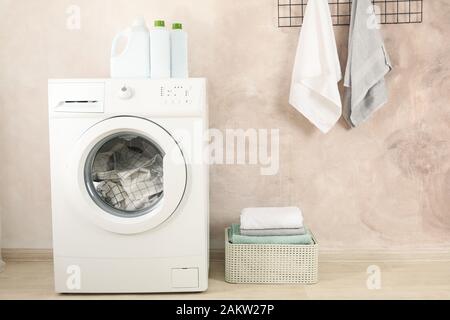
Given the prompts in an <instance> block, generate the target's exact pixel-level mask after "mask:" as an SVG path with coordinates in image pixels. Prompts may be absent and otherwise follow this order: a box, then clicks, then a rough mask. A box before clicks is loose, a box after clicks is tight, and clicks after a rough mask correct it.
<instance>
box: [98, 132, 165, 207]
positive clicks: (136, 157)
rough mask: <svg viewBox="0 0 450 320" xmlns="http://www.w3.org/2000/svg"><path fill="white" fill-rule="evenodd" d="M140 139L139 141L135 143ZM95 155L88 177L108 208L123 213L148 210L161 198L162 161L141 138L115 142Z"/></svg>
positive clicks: (154, 150) (157, 153)
mask: <svg viewBox="0 0 450 320" xmlns="http://www.w3.org/2000/svg"><path fill="white" fill-rule="evenodd" d="M139 139H140V140H139ZM117 140H118V141H116V143H113V144H111V143H109V144H107V145H106V144H105V146H106V147H107V148H104V147H102V148H101V151H103V149H108V150H104V151H105V152H101V153H98V154H97V156H96V158H95V160H94V163H93V166H92V168H93V172H92V178H93V179H94V181H96V182H97V183H98V184H97V185H96V190H97V193H98V195H99V196H100V197H101V198H102V199H103V200H104V201H105V202H106V203H107V204H109V205H110V206H112V207H114V208H116V209H119V210H123V211H128V212H131V211H136V210H142V209H146V208H148V207H151V206H152V205H153V204H154V203H155V202H157V200H158V199H160V198H161V197H162V195H163V189H164V188H163V158H162V156H161V155H160V154H159V151H158V150H157V149H156V148H155V147H153V146H152V145H151V144H149V143H148V142H146V141H141V140H143V139H142V138H135V139H132V140H125V139H120V138H119V139H117Z"/></svg>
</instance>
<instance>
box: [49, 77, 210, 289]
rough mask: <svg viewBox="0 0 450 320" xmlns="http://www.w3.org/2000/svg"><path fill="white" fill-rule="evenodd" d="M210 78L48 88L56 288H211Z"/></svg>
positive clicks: (57, 83)
mask: <svg viewBox="0 0 450 320" xmlns="http://www.w3.org/2000/svg"><path fill="white" fill-rule="evenodd" d="M207 119H208V114H207V102H206V81H205V79H186V80H175V79H171V80H112V79H98V80H97V79H91V80H84V79H83V80H78V79H74V80H50V81H49V124H50V149H51V183H52V211H53V244H54V266H55V287H56V291H57V292H60V293H124V292H128V293H144V292H196V291H205V290H206V289H207V286H208V251H209V250H208V247H209V232H208V230H209V183H208V177H209V173H208V165H207V161H204V156H205V154H206V152H205V150H207V149H206V148H207V143H208V141H207V140H206V139H205V138H204V132H205V131H206V130H207V128H208V120H207Z"/></svg>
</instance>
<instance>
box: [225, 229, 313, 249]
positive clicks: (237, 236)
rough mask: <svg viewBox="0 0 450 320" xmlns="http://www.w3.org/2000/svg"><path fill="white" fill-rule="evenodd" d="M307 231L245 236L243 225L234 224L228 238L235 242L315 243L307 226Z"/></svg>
mask: <svg viewBox="0 0 450 320" xmlns="http://www.w3.org/2000/svg"><path fill="white" fill-rule="evenodd" d="M305 231H306V233H305V234H302V235H294V236H244V235H242V234H241V226H240V225H239V224H233V225H231V228H229V229H228V239H229V240H230V242H231V243H233V244H297V245H310V244H313V242H314V241H313V237H312V234H311V232H310V231H309V229H308V228H306V227H305Z"/></svg>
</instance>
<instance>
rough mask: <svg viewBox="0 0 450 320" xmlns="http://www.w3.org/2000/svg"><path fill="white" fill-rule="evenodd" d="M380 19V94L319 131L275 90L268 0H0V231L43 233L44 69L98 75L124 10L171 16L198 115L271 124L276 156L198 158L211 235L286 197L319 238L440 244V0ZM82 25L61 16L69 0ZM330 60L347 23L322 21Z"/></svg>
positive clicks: (11, 235)
mask: <svg viewBox="0 0 450 320" xmlns="http://www.w3.org/2000/svg"><path fill="white" fill-rule="evenodd" d="M424 2H425V22H424V23H423V24H415V25H414V24H413V25H391V26H384V27H383V29H382V31H383V34H384V36H385V38H386V43H387V47H388V49H389V52H390V54H391V57H392V60H393V63H394V65H395V71H394V72H393V73H392V74H391V76H390V78H389V87H390V88H391V98H390V103H389V104H388V105H387V106H386V107H385V108H384V109H383V110H381V111H380V112H378V113H377V114H376V115H375V117H374V118H373V119H372V120H371V121H370V122H368V123H367V124H365V125H364V126H362V127H361V128H359V129H356V130H352V131H349V130H348V129H347V128H346V127H345V125H344V124H343V122H342V121H341V122H340V123H339V124H338V125H337V126H336V128H335V129H334V130H333V131H332V132H331V133H330V134H328V135H323V134H321V133H320V132H319V131H318V130H316V129H314V128H313V127H312V126H311V125H310V124H309V123H308V121H306V120H305V119H304V118H303V117H302V116H301V115H299V114H298V113H296V112H295V111H294V110H293V109H292V108H291V107H290V106H289V105H288V103H287V97H288V90H289V82H290V74H291V68H292V64H293V57H294V54H295V47H296V44H297V36H298V29H283V30H281V29H278V28H276V26H275V23H274V18H275V1H274V0H239V1H237V0H228V1H224V0H189V1H187V0H171V1H161V0H159V1H156V0H115V1H110V0H83V1H76V0H71V1H67V0H39V1H29V0H0V107H1V109H0V110H1V111H0V146H1V160H2V162H1V166H0V176H1V182H2V183H1V186H0V189H1V190H0V205H1V206H0V209H1V214H2V218H3V245H4V246H5V247H8V248H47V247H51V213H50V192H49V156H48V130H47V125H48V121H47V98H46V93H47V78H55V77H57V78H61V77H107V76H108V74H109V59H108V57H109V50H110V44H111V39H112V37H113V35H114V34H115V33H116V32H118V31H119V30H121V29H122V28H123V27H125V26H127V25H128V24H129V23H130V22H131V21H132V20H133V18H134V17H135V16H137V15H139V14H144V15H145V17H146V18H147V20H149V21H150V20H153V19H155V18H159V17H162V18H165V19H167V20H170V21H172V20H175V19H176V20H181V21H183V22H184V23H185V24H186V26H187V29H188V31H189V34H190V50H191V71H192V72H191V73H192V76H206V77H208V78H209V80H210V91H209V93H210V107H211V119H210V120H211V126H213V127H216V128H220V129H225V128H280V129H281V159H280V161H281V163H280V164H281V169H280V174H279V175H277V176H273V177H263V176H260V175H259V169H258V167H248V166H241V167H235V166H218V167H213V168H212V177H211V178H212V181H211V229H212V230H211V236H212V244H213V246H214V247H221V246H222V241H223V239H222V233H223V232H222V230H223V228H224V227H225V226H226V225H228V224H230V223H232V222H234V221H237V220H238V217H239V211H240V209H241V208H242V207H246V206H274V205H277V206H279V205H298V206H300V207H301V208H303V210H304V214H305V217H306V221H307V222H308V224H309V225H310V226H311V228H312V229H313V230H314V231H315V233H316V234H317V237H318V239H319V240H320V242H321V244H322V246H323V247H324V248H328V249H355V248H356V249H358V248H359V249H392V250H397V249H418V248H425V249H426V248H445V247H448V246H449V245H450V161H449V157H450V141H449V137H450V107H449V104H450V92H449V90H448V89H449V81H450V53H449V52H450V42H449V40H448V39H449V38H450V19H449V18H448V17H449V16H450V5H449V1H446V0H433V1H424ZM72 3H73V4H78V5H79V6H80V7H81V14H82V21H81V23H82V25H81V26H82V29H81V30H79V31H69V30H67V29H66V28H65V25H66V14H65V10H66V8H67V7H68V5H69V4H72ZM335 30H336V36H337V39H338V46H339V50H340V56H341V58H342V60H343V61H344V60H345V58H346V56H345V51H346V49H345V47H346V33H347V30H348V29H347V27H336V29H335Z"/></svg>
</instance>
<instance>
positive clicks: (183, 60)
mask: <svg viewBox="0 0 450 320" xmlns="http://www.w3.org/2000/svg"><path fill="white" fill-rule="evenodd" d="M170 43H171V46H170V47H171V48H170V51H171V65H172V67H171V69H172V78H188V77H189V70H188V69H189V68H188V36H187V33H186V32H185V31H184V30H183V25H182V24H181V23H174V24H172V31H171V33H170Z"/></svg>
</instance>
